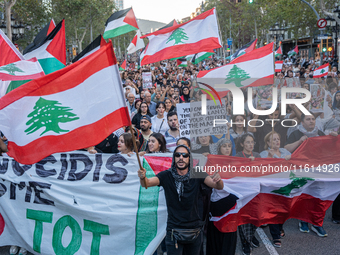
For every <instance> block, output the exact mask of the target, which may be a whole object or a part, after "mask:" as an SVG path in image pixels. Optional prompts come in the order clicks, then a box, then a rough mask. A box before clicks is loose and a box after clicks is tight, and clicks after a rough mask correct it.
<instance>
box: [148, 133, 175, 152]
mask: <svg viewBox="0 0 340 255" xmlns="http://www.w3.org/2000/svg"><path fill="white" fill-rule="evenodd" d="M164 152H169V150H168V149H167V148H166V140H165V138H164V136H163V135H162V134H161V133H152V134H151V135H150V137H149V142H148V147H147V149H146V153H164Z"/></svg>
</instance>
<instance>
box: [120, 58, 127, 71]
mask: <svg viewBox="0 0 340 255" xmlns="http://www.w3.org/2000/svg"><path fill="white" fill-rule="evenodd" d="M125 69H126V59H124V61H123V63H122V64H121V65H120V67H119V71H125Z"/></svg>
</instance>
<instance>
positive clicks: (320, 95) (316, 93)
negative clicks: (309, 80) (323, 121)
mask: <svg viewBox="0 0 340 255" xmlns="http://www.w3.org/2000/svg"><path fill="white" fill-rule="evenodd" d="M310 93H311V95H312V98H311V102H310V104H309V111H311V112H323V111H324V107H325V102H326V92H325V89H324V88H322V87H321V85H319V84H311V85H310Z"/></svg>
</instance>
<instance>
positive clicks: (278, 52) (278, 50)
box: [275, 42, 282, 57]
mask: <svg viewBox="0 0 340 255" xmlns="http://www.w3.org/2000/svg"><path fill="white" fill-rule="evenodd" d="M279 56H282V47H281V42H280V46H279V47H277V49H276V51H275V57H279Z"/></svg>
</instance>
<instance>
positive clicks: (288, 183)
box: [205, 136, 340, 232]
mask: <svg viewBox="0 0 340 255" xmlns="http://www.w3.org/2000/svg"><path fill="white" fill-rule="evenodd" d="M330 145H331V146H330ZM311 148H317V149H311ZM339 149H340V139H339V138H335V137H332V136H320V137H314V138H309V139H307V140H306V141H305V142H304V143H303V144H302V145H301V146H300V147H299V148H298V149H297V150H296V151H295V152H294V153H293V154H292V158H291V159H290V160H285V159H281V158H274V159H273V158H263V159H261V158H256V159H255V160H254V161H251V160H250V159H245V158H236V157H225V156H224V157H222V156H215V155H209V156H208V160H207V163H206V165H205V167H206V169H207V167H209V166H210V167H213V166H214V167H215V168H216V167H217V166H221V167H223V166H225V167H228V165H230V166H233V167H234V170H233V171H228V170H226V168H225V171H223V170H221V171H220V175H221V178H222V179H223V181H224V190H223V191H217V192H213V195H212V197H211V201H212V205H211V206H212V207H214V208H217V209H218V210H216V211H215V213H213V215H212V216H213V217H212V218H211V220H212V221H215V223H214V224H215V226H216V227H217V228H218V229H219V230H220V231H221V232H233V231H236V230H237V226H239V225H242V224H246V223H252V224H254V225H255V226H261V225H263V224H283V223H284V222H285V221H286V220H287V219H290V218H295V219H299V220H303V221H306V222H309V223H312V224H314V225H317V226H322V223H323V219H324V217H325V213H326V210H327V209H328V208H329V207H330V206H331V204H332V202H333V201H334V199H335V198H336V197H337V196H338V194H339V193H340V178H339V175H338V172H339V157H338V151H339ZM242 169H243V170H242ZM245 169H248V170H249V169H253V171H248V172H246V171H244V170H245ZM270 169H272V170H270ZM280 169H282V170H280ZM241 171H242V172H241ZM230 194H233V196H232V198H234V201H235V204H234V205H232V204H231V205H230V203H229V206H227V205H226V204H225V203H224V201H225V200H227V199H228V197H229V195H230ZM234 196H235V197H236V198H235V197H234Z"/></svg>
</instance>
